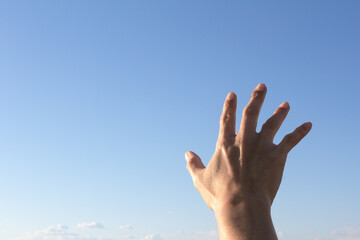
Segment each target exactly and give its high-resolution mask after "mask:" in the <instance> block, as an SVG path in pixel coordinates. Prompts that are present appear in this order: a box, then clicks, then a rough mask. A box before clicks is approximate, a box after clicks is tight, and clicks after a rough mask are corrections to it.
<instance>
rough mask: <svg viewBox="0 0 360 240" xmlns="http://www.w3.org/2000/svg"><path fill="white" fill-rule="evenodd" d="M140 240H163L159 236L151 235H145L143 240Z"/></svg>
mask: <svg viewBox="0 0 360 240" xmlns="http://www.w3.org/2000/svg"><path fill="white" fill-rule="evenodd" d="M140 240H163V238H162V237H161V236H160V234H156V233H152V234H147V235H146V236H145V237H144V238H141V239H140Z"/></svg>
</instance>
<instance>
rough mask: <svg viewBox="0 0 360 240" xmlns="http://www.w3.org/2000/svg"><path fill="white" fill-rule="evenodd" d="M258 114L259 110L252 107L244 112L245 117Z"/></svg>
mask: <svg viewBox="0 0 360 240" xmlns="http://www.w3.org/2000/svg"><path fill="white" fill-rule="evenodd" d="M258 112H259V109H258V108H257V107H255V106H252V105H250V106H246V107H245V108H244V111H243V113H244V115H256V114H257V113H258Z"/></svg>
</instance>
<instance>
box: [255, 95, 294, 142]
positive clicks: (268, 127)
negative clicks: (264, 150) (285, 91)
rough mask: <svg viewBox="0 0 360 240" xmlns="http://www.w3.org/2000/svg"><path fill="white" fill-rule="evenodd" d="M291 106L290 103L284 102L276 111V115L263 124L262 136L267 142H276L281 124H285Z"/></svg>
mask: <svg viewBox="0 0 360 240" xmlns="http://www.w3.org/2000/svg"><path fill="white" fill-rule="evenodd" d="M289 110H290V106H289V103H288V102H283V103H282V104H280V106H279V107H278V108H277V109H276V110H275V112H274V114H273V115H272V116H271V117H270V118H269V119H268V120H267V121H266V122H265V123H264V124H263V126H262V128H261V131H260V134H261V137H262V138H263V139H265V141H271V142H273V141H274V137H275V135H276V133H277V131H278V130H279V128H280V126H281V124H282V123H283V122H284V120H285V118H286V116H287V114H288V112H289Z"/></svg>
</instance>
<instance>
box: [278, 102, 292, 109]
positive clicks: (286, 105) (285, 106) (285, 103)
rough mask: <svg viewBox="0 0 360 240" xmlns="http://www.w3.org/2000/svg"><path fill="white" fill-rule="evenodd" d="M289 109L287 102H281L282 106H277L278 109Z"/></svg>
mask: <svg viewBox="0 0 360 240" xmlns="http://www.w3.org/2000/svg"><path fill="white" fill-rule="evenodd" d="M289 107H290V105H289V103H288V102H283V103H282V104H280V106H279V108H286V109H287V108H289Z"/></svg>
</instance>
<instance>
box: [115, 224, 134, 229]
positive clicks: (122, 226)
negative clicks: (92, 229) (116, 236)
mask: <svg viewBox="0 0 360 240" xmlns="http://www.w3.org/2000/svg"><path fill="white" fill-rule="evenodd" d="M118 229H120V230H130V229H133V227H132V226H131V225H121V226H119V227H118Z"/></svg>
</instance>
